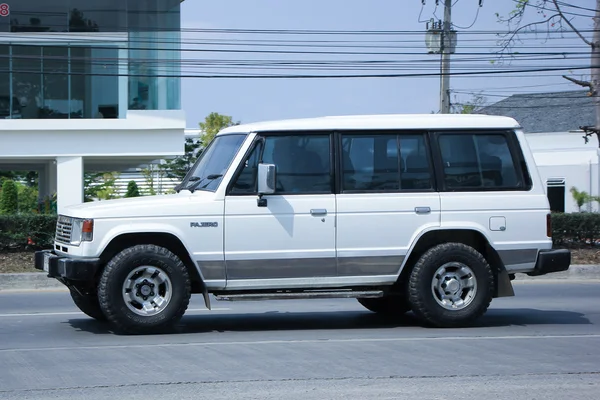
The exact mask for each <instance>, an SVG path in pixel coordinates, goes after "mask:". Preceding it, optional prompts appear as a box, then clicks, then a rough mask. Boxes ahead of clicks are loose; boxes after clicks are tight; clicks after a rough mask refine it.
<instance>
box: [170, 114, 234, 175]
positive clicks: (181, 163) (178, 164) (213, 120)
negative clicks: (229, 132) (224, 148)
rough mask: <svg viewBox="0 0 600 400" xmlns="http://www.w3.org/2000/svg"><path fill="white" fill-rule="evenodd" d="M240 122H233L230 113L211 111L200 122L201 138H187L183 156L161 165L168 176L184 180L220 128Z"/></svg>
mask: <svg viewBox="0 0 600 400" xmlns="http://www.w3.org/2000/svg"><path fill="white" fill-rule="evenodd" d="M238 124H239V122H235V123H234V122H233V118H232V117H230V116H228V115H222V114H219V113H216V112H212V113H210V114H209V115H208V116H206V118H205V119H204V122H200V124H199V125H200V129H201V130H202V136H201V137H200V138H186V139H185V145H184V154H183V156H178V157H175V158H173V159H170V160H166V162H165V164H163V165H161V166H160V168H162V169H163V170H164V171H165V174H166V176H167V177H169V178H171V179H175V180H177V181H179V182H181V181H182V180H183V178H184V177H185V174H187V172H188V171H189V170H190V168H192V166H193V165H194V163H195V162H196V160H197V159H198V156H199V155H200V154H201V153H202V150H203V149H204V148H205V147H206V146H208V144H209V143H210V142H211V141H212V140H213V138H214V137H215V135H216V134H217V133H219V131H220V130H222V129H224V128H227V127H228V126H232V125H238Z"/></svg>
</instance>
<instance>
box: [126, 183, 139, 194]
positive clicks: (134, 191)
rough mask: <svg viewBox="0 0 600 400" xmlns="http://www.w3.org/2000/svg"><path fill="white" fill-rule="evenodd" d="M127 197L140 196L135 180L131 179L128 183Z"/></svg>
mask: <svg viewBox="0 0 600 400" xmlns="http://www.w3.org/2000/svg"><path fill="white" fill-rule="evenodd" d="M125 197H140V190H139V188H138V185H137V183H135V181H129V183H128V184H127V193H125Z"/></svg>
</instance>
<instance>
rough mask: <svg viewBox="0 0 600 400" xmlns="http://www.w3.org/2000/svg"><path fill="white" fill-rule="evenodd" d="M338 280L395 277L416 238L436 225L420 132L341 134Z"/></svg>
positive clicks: (435, 202) (434, 195) (429, 168)
mask: <svg viewBox="0 0 600 400" xmlns="http://www.w3.org/2000/svg"><path fill="white" fill-rule="evenodd" d="M338 144H339V146H340V148H341V151H340V154H341V157H340V158H341V160H339V163H340V165H341V168H340V170H341V179H340V193H339V194H338V195H337V199H336V202H337V213H338V217H337V220H338V222H337V233H336V235H337V256H338V275H341V276H369V275H370V276H374V275H387V276H393V275H396V274H397V273H398V271H399V268H400V266H401V265H402V262H403V260H404V258H405V257H406V254H407V253H408V250H409V247H410V246H411V244H412V242H413V241H414V239H415V237H416V236H417V235H418V234H419V233H420V232H423V231H425V230H427V229H432V228H436V227H439V225H440V197H439V194H438V193H437V192H436V191H435V190H434V182H433V180H434V173H433V164H432V162H431V159H430V150H429V145H428V138H427V135H426V133H425V132H345V133H344V132H342V133H340V138H339V143H338Z"/></svg>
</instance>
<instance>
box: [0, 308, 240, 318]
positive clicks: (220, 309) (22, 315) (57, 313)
mask: <svg viewBox="0 0 600 400" xmlns="http://www.w3.org/2000/svg"><path fill="white" fill-rule="evenodd" d="M229 310H231V308H213V309H212V310H208V309H206V308H192V309H189V310H187V311H186V313H190V312H198V311H229ZM62 315H65V316H66V315H85V314H84V313H82V312H81V311H72V312H55V313H24V314H0V318H9V317H52V316H62Z"/></svg>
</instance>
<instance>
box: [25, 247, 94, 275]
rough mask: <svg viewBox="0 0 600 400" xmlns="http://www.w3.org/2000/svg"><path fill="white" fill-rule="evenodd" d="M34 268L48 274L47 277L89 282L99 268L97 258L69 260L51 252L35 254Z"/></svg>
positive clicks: (44, 251)
mask: <svg viewBox="0 0 600 400" xmlns="http://www.w3.org/2000/svg"><path fill="white" fill-rule="evenodd" d="M34 262H35V268H36V269H39V270H41V271H45V272H47V273H48V277H51V278H58V279H65V280H71V281H91V280H93V279H94V278H95V276H96V272H97V271H98V268H99V267H100V259H99V258H85V259H79V258H69V257H64V256H59V255H57V254H56V253H54V251H52V250H42V251H37V252H36V253H35V261H34Z"/></svg>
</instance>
